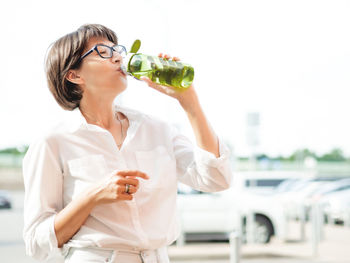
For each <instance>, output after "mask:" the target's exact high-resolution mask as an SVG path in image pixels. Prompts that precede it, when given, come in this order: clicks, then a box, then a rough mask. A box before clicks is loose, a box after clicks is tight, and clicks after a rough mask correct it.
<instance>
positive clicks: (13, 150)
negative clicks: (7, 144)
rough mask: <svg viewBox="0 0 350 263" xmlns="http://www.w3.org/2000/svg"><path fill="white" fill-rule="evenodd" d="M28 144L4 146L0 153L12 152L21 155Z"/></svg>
mask: <svg viewBox="0 0 350 263" xmlns="http://www.w3.org/2000/svg"><path fill="white" fill-rule="evenodd" d="M27 150H28V145H23V146H20V147H12V148H5V149H1V150H0V154H12V155H23V154H25V153H26V152H27Z"/></svg>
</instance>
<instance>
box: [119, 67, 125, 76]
mask: <svg viewBox="0 0 350 263" xmlns="http://www.w3.org/2000/svg"><path fill="white" fill-rule="evenodd" d="M117 71H119V72H120V73H121V74H122V75H124V76H125V77H126V74H125V72H124V70H122V69H121V68H119V69H118V70H117Z"/></svg>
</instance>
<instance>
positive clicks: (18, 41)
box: [0, 0, 350, 155]
mask: <svg viewBox="0 0 350 263" xmlns="http://www.w3.org/2000/svg"><path fill="white" fill-rule="evenodd" d="M349 14H350V1H336V0H329V1H322V0H290V1H286V0H266V1H263V0H236V1H224V0H216V1H204V0H177V1H170V0H168V1H165V0H153V1H150V0H147V1H146V0H145V1H141V0H138V1H116V0H113V1H109V0H105V1H86V0H84V1H82V0H81V1H71V0H68V1H67V0H64V1H54V2H53V1H43V0H40V1H24V0H23V1H18V0H11V1H5V2H4V3H3V4H2V7H1V10H0V23H1V25H2V27H1V33H2V34H1V41H0V48H1V63H0V120H1V130H0V133H1V137H0V148H3V147H8V146H18V145H21V144H24V143H26V144H27V143H30V142H31V140H32V139H33V138H34V137H35V136H36V134H38V133H40V132H41V131H42V130H45V129H47V128H48V127H50V126H51V125H53V124H54V123H55V122H56V121H57V120H59V119H61V118H64V116H65V114H68V113H66V112H64V111H63V110H62V109H61V108H59V106H58V105H57V104H56V102H55V101H54V99H53V98H52V96H51V94H50V93H49V91H48V89H47V86H46V80H45V75H44V67H43V64H44V56H45V52H46V50H47V48H48V46H49V45H50V43H52V42H53V41H54V40H56V39H57V38H59V37H61V36H62V35H64V34H67V33H70V32H72V31H74V30H76V29H77V28H78V27H79V26H80V25H82V24H84V23H100V24H104V25H106V26H107V27H110V28H111V29H113V30H114V31H115V32H116V33H117V35H118V37H119V41H120V43H121V44H124V45H126V46H127V47H128V48H129V47H130V45H131V43H132V42H133V40H134V39H136V38H139V39H141V41H142V47H141V50H140V52H144V53H146V54H154V55H156V54H158V53H159V52H165V53H169V54H171V55H173V56H179V57H180V58H181V59H182V60H183V61H184V62H188V63H190V64H192V65H193V66H194V68H195V72H196V73H195V82H194V83H195V87H196V90H197V91H198V93H199V96H200V99H201V102H202V104H203V107H204V109H205V112H206V113H207V116H208V118H209V120H210V122H211V123H212V126H213V127H214V128H215V130H216V131H217V133H218V134H220V135H221V136H222V137H224V138H225V139H226V140H227V141H229V142H230V143H231V144H232V145H233V146H234V149H235V153H236V154H237V155H245V154H249V147H248V146H247V143H246V130H247V128H246V115H247V113H249V112H259V113H260V118H261V125H260V145H259V147H258V151H260V152H264V153H267V154H270V155H278V154H284V155H287V154H290V153H291V152H293V151H294V150H295V149H297V148H300V147H308V148H310V149H311V150H314V151H316V152H317V153H319V154H322V153H324V152H326V151H329V150H330V149H332V148H334V147H340V148H342V149H343V150H344V151H345V152H346V154H348V155H350V139H349V137H350V122H349V121H348V120H349V114H350V103H349V94H350V92H349V87H350V34H349V32H350V15H349ZM119 101H120V103H122V104H124V105H127V106H129V107H133V108H136V109H139V110H141V111H144V112H146V113H149V114H152V115H155V116H157V117H159V118H162V119H166V120H168V121H169V122H171V123H176V124H178V125H181V126H182V128H183V131H184V133H186V134H188V135H189V136H192V135H191V130H190V128H189V124H188V121H187V119H186V116H185V115H184V113H183V112H182V109H181V108H180V107H179V106H178V105H177V104H176V103H175V101H173V100H172V99H170V98H167V97H165V96H163V95H161V94H157V93H156V91H153V90H151V89H150V88H148V87H147V86H146V85H145V84H143V83H141V82H138V81H136V80H132V79H130V81H129V87H128V90H127V91H126V92H125V93H124V94H123V95H122V96H121V98H120V99H118V98H117V101H116V102H117V103H119ZM192 138H193V137H192Z"/></svg>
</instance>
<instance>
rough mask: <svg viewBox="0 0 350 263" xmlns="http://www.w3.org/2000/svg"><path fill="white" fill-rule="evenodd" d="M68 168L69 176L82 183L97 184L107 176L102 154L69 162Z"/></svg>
mask: <svg viewBox="0 0 350 263" xmlns="http://www.w3.org/2000/svg"><path fill="white" fill-rule="evenodd" d="M68 167H69V172H70V175H71V176H72V177H74V178H75V179H77V180H80V181H83V182H97V181H100V180H101V179H103V178H104V177H105V176H107V164H106V161H105V159H104V157H103V155H102V154H96V155H88V156H85V157H82V158H78V159H73V160H70V161H68Z"/></svg>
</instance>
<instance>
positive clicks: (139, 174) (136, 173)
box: [116, 170, 149, 180]
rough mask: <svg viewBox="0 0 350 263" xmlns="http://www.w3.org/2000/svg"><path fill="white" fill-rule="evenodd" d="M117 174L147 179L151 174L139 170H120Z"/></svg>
mask: <svg viewBox="0 0 350 263" xmlns="http://www.w3.org/2000/svg"><path fill="white" fill-rule="evenodd" d="M116 175H119V176H123V177H127V176H132V178H135V177H140V178H142V179H145V180H147V179H149V176H148V175H147V174H145V173H143V172H141V171H137V170H126V171H118V172H117V173H116Z"/></svg>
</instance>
